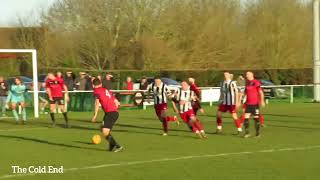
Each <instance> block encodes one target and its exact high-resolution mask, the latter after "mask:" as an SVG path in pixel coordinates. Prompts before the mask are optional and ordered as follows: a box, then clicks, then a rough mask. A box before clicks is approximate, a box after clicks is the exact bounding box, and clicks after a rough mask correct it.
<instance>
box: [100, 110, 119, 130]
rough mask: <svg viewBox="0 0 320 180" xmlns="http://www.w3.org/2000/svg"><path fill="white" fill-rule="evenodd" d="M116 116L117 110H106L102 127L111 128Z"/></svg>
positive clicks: (117, 114)
mask: <svg viewBox="0 0 320 180" xmlns="http://www.w3.org/2000/svg"><path fill="white" fill-rule="evenodd" d="M118 118H119V113H118V112H116V111H114V112H106V113H105V114H104V117H103V124H102V128H108V129H112V127H113V125H114V124H115V123H116V121H117V120H118Z"/></svg>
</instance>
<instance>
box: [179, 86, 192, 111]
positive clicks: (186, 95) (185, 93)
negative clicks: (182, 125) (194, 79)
mask: <svg viewBox="0 0 320 180" xmlns="http://www.w3.org/2000/svg"><path fill="white" fill-rule="evenodd" d="M194 96H195V94H194V91H192V90H190V89H188V90H182V89H181V88H179V89H178V90H177V91H176V93H175V98H176V100H177V101H178V106H179V112H180V113H184V112H187V111H189V110H191V109H192V100H193V99H194ZM180 101H185V102H186V103H185V104H179V102H180Z"/></svg>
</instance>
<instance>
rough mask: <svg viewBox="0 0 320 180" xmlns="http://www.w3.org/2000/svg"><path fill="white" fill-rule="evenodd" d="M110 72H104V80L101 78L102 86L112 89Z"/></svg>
mask: <svg viewBox="0 0 320 180" xmlns="http://www.w3.org/2000/svg"><path fill="white" fill-rule="evenodd" d="M112 78H113V76H112V74H110V73H107V74H106V78H105V79H104V80H102V86H103V87H104V88H106V89H108V90H111V89H112Z"/></svg>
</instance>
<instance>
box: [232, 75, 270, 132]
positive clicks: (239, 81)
mask: <svg viewBox="0 0 320 180" xmlns="http://www.w3.org/2000/svg"><path fill="white" fill-rule="evenodd" d="M237 85H238V89H239V96H240V99H241V103H242V115H241V117H240V122H241V127H242V126H243V123H244V120H245V111H246V105H245V101H246V96H245V93H244V92H245V85H246V80H245V79H244V77H243V76H242V75H240V76H239V77H238V79H237ZM259 121H260V126H261V127H265V124H264V116H263V115H262V114H261V112H260V114H259Z"/></svg>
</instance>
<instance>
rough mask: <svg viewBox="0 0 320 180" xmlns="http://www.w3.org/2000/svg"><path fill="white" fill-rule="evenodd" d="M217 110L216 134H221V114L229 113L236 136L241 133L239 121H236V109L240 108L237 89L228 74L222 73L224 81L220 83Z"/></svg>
mask: <svg viewBox="0 0 320 180" xmlns="http://www.w3.org/2000/svg"><path fill="white" fill-rule="evenodd" d="M220 92H221V94H220V101H221V104H220V105H219V109H218V111H217V133H221V132H222V113H225V112H227V111H229V112H230V113H231V115H232V118H233V120H234V123H235V125H236V127H237V130H238V134H240V133H241V132H242V128H241V123H240V119H238V115H237V111H236V109H237V108H238V107H239V106H240V99H239V94H238V93H239V92H238V87H237V84H236V82H235V81H233V80H232V78H231V74H230V73H229V72H224V81H223V82H222V83H221V90H220Z"/></svg>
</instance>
